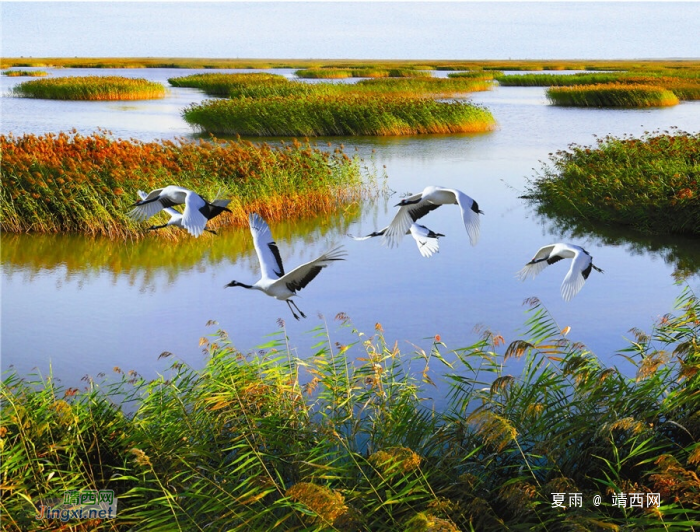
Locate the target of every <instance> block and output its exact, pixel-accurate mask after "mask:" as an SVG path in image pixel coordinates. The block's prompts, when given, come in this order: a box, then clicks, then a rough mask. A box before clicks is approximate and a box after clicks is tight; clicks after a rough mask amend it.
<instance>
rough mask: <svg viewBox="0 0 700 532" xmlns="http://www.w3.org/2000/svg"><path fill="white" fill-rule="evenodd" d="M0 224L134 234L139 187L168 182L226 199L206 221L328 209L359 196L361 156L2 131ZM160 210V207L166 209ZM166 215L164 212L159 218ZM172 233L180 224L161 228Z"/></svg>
mask: <svg viewBox="0 0 700 532" xmlns="http://www.w3.org/2000/svg"><path fill="white" fill-rule="evenodd" d="M0 149H1V150H2V153H3V164H2V182H3V187H2V189H0V206H1V207H2V209H1V210H2V214H1V216H2V218H1V219H0V227H1V228H2V230H4V231H9V232H29V231H31V232H45V233H51V232H79V233H86V234H90V235H104V236H108V237H110V238H119V239H121V238H139V237H141V236H143V227H142V226H140V225H139V224H137V223H135V222H134V221H133V220H131V219H130V218H129V217H128V214H127V213H128V211H129V210H130V209H129V205H131V204H132V203H133V202H135V201H136V200H137V199H138V196H137V195H136V191H137V190H138V189H141V190H145V191H150V190H153V189H156V188H161V187H163V186H166V185H169V184H179V185H181V186H184V187H187V188H190V189H193V190H196V191H198V192H199V193H200V194H201V195H202V196H204V197H205V198H207V199H209V200H210V201H211V200H213V199H214V196H216V195H217V193H218V195H220V196H223V197H226V198H232V202H231V203H230V204H229V206H228V207H229V208H230V209H231V210H232V211H233V213H232V214H230V213H224V214H222V215H221V216H218V217H216V218H215V219H214V220H212V221H211V222H210V226H211V227H212V228H216V227H219V226H222V225H237V226H247V212H250V211H256V212H259V213H260V214H261V215H262V216H263V217H264V218H266V219H268V220H270V221H276V220H280V219H286V218H303V217H308V216H311V215H315V214H318V213H323V212H325V213H332V212H336V211H337V210H339V209H342V208H343V206H346V205H347V204H348V203H352V202H355V201H358V200H359V198H360V196H361V195H362V193H363V190H365V185H366V184H367V182H366V181H365V177H368V178H369V179H371V176H365V175H363V174H362V172H361V169H360V161H359V159H357V158H352V159H351V158H350V157H348V156H347V155H346V154H345V153H344V152H343V151H342V150H341V149H336V150H335V151H334V152H333V153H329V152H327V151H322V150H320V149H318V148H315V147H312V146H310V145H309V144H302V143H299V142H296V141H295V142H293V143H291V144H282V145H280V146H277V147H273V146H270V145H267V144H263V145H254V144H252V143H250V142H246V141H229V142H218V141H216V140H215V139H214V140H212V141H209V142H197V143H192V142H187V141H185V140H177V141H162V142H140V141H135V140H122V139H116V140H115V139H113V138H110V136H108V135H107V134H106V133H104V132H99V133H95V134H92V135H90V136H83V135H80V134H77V133H72V134H67V133H60V134H58V135H56V134H47V135H41V136H37V135H23V136H21V137H15V136H13V135H9V136H6V135H1V136H0ZM163 216H165V215H163ZM165 218H166V219H167V216H165ZM160 233H164V234H167V235H169V236H170V237H171V238H178V237H179V236H181V235H182V233H184V232H183V231H177V230H175V231H161V232H160Z"/></svg>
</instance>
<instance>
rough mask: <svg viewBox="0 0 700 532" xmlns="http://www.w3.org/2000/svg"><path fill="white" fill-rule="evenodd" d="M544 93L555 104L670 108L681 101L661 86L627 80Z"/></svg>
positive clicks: (563, 88)
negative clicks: (631, 83)
mask: <svg viewBox="0 0 700 532" xmlns="http://www.w3.org/2000/svg"><path fill="white" fill-rule="evenodd" d="M546 94H547V98H548V99H549V101H551V102H552V103H553V104H555V105H564V106H576V107H630V108H631V107H670V106H672V105H677V104H678V102H679V101H680V100H679V99H678V97H677V96H676V95H675V94H674V93H673V92H671V91H670V90H667V89H664V88H663V87H658V86H654V85H636V84H635V85H630V84H626V83H601V84H597V85H576V86H573V87H550V88H549V89H547V92H546Z"/></svg>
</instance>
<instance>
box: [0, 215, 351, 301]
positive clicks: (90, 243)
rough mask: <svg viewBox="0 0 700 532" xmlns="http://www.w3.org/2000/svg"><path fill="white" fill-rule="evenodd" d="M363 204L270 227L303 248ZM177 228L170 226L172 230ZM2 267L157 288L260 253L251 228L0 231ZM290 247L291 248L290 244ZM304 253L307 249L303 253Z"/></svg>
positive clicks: (30, 277)
mask: <svg viewBox="0 0 700 532" xmlns="http://www.w3.org/2000/svg"><path fill="white" fill-rule="evenodd" d="M359 211H360V210H359V209H354V210H352V209H351V210H349V211H348V212H345V213H342V214H335V215H332V216H325V215H324V216H317V217H314V218H310V219H306V220H296V221H286V222H281V223H278V224H272V225H271V229H272V233H273V235H274V237H275V239H276V241H277V242H278V244H281V246H280V247H281V248H282V252H283V255H289V254H290V253H291V252H292V251H293V250H297V248H298V249H299V250H302V249H305V248H307V247H308V246H306V245H304V244H310V243H313V242H317V241H319V240H329V239H335V240H338V239H340V238H341V237H340V235H344V234H345V233H347V232H348V227H349V226H350V225H351V224H352V223H354V221H355V220H356V219H357V218H358V216H359ZM171 230H174V229H167V230H166V231H171ZM0 246H1V249H0V254H1V257H2V271H3V274H4V275H5V276H7V277H8V278H9V279H11V278H12V277H13V276H21V278H22V280H23V282H26V283H31V282H33V281H34V280H36V279H37V278H38V277H39V276H41V275H42V274H44V273H47V272H51V274H52V276H53V277H55V278H57V283H58V284H59V285H62V284H64V283H67V282H78V283H79V284H82V283H84V282H86V281H89V280H90V279H95V278H97V277H98V276H101V275H104V273H105V272H106V273H108V274H109V275H110V277H111V281H112V284H116V283H117V281H120V280H126V281H127V282H128V284H129V285H130V286H137V287H139V286H140V287H141V288H142V289H143V288H145V287H147V286H148V287H149V289H151V290H152V289H154V288H155V287H156V285H157V283H156V281H157V280H158V279H165V281H166V283H167V284H172V283H173V282H175V280H176V279H177V277H178V276H179V275H180V274H183V273H185V272H189V271H193V270H194V271H197V272H205V271H207V270H209V269H212V268H213V267H216V266H219V265H221V264H226V263H229V264H232V263H236V262H240V264H241V265H243V267H244V268H245V269H247V270H249V271H251V272H254V271H257V269H258V264H257V256H256V255H255V253H253V241H252V238H251V235H250V231H249V230H248V229H247V228H222V229H219V231H218V235H210V234H208V233H207V234H205V235H203V236H202V237H200V238H187V237H185V238H181V239H179V240H178V241H173V240H171V239H168V238H163V237H161V236H159V235H156V234H149V236H147V237H146V238H143V239H140V240H138V241H125V242H124V241H123V242H115V241H113V240H109V239H107V238H102V237H89V236H83V235H71V234H49V235H46V234H12V233H2V234H1V235H0ZM290 248H292V249H290ZM301 255H304V253H301Z"/></svg>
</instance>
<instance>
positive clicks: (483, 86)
mask: <svg viewBox="0 0 700 532" xmlns="http://www.w3.org/2000/svg"><path fill="white" fill-rule="evenodd" d="M168 81H169V82H170V84H171V85H173V86H177V87H194V88H198V89H201V90H203V91H204V92H205V93H206V94H209V95H210V96H226V97H229V98H240V97H246V98H267V97H272V96H311V95H319V96H335V95H341V94H356V93H362V94H366V95H368V97H369V96H371V95H374V94H379V95H381V94H403V95H406V96H415V97H419V96H423V97H432V98H436V97H448V96H455V95H462V94H467V93H470V92H477V91H485V90H489V89H490V88H491V87H492V85H491V83H490V81H489V74H488V73H484V74H483V76H478V77H476V78H473V77H461V78H454V79H445V78H433V77H426V76H415V77H407V78H401V79H396V78H392V79H386V78H380V79H365V80H361V81H359V82H358V83H353V84H344V83H304V82H299V81H293V80H292V81H290V80H287V79H286V78H285V77H283V76H279V75H276V74H215V73H209V74H195V75H192V76H183V77H179V78H171V79H169V80H168Z"/></svg>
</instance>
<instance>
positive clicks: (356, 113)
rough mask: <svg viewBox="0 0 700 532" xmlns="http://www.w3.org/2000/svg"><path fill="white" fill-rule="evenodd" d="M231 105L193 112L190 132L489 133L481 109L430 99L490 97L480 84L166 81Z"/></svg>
mask: <svg viewBox="0 0 700 532" xmlns="http://www.w3.org/2000/svg"><path fill="white" fill-rule="evenodd" d="M169 81H170V83H171V84H173V85H176V86H182V87H196V88H200V89H202V90H204V91H205V92H207V93H208V94H211V95H215V96H228V97H229V98H230V99H229V100H210V101H206V102H203V103H201V104H193V105H191V106H190V107H188V108H186V109H185V110H184V112H183V116H184V118H185V120H186V121H187V122H188V123H189V124H191V125H192V126H193V127H196V128H199V129H201V130H204V131H208V132H211V133H217V134H229V135H231V134H238V135H249V136H307V137H309V136H321V135H407V134H424V133H458V132H478V131H489V130H491V129H493V128H494V125H495V121H494V120H493V117H492V116H491V115H490V113H489V112H488V111H486V110H485V109H482V108H479V107H476V106H473V105H470V104H467V103H464V102H460V103H456V102H437V101H435V99H436V98H446V97H450V96H459V95H463V94H466V93H469V92H473V91H477V90H488V88H489V87H490V82H489V81H487V80H483V79H472V78H455V79H444V78H443V79H439V78H432V77H407V78H379V79H365V80H362V81H359V82H358V83H353V84H344V83H304V82H300V81H289V80H287V79H286V78H284V77H282V76H275V75H270V74H197V75H194V76H186V77H181V78H173V79H170V80H169Z"/></svg>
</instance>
